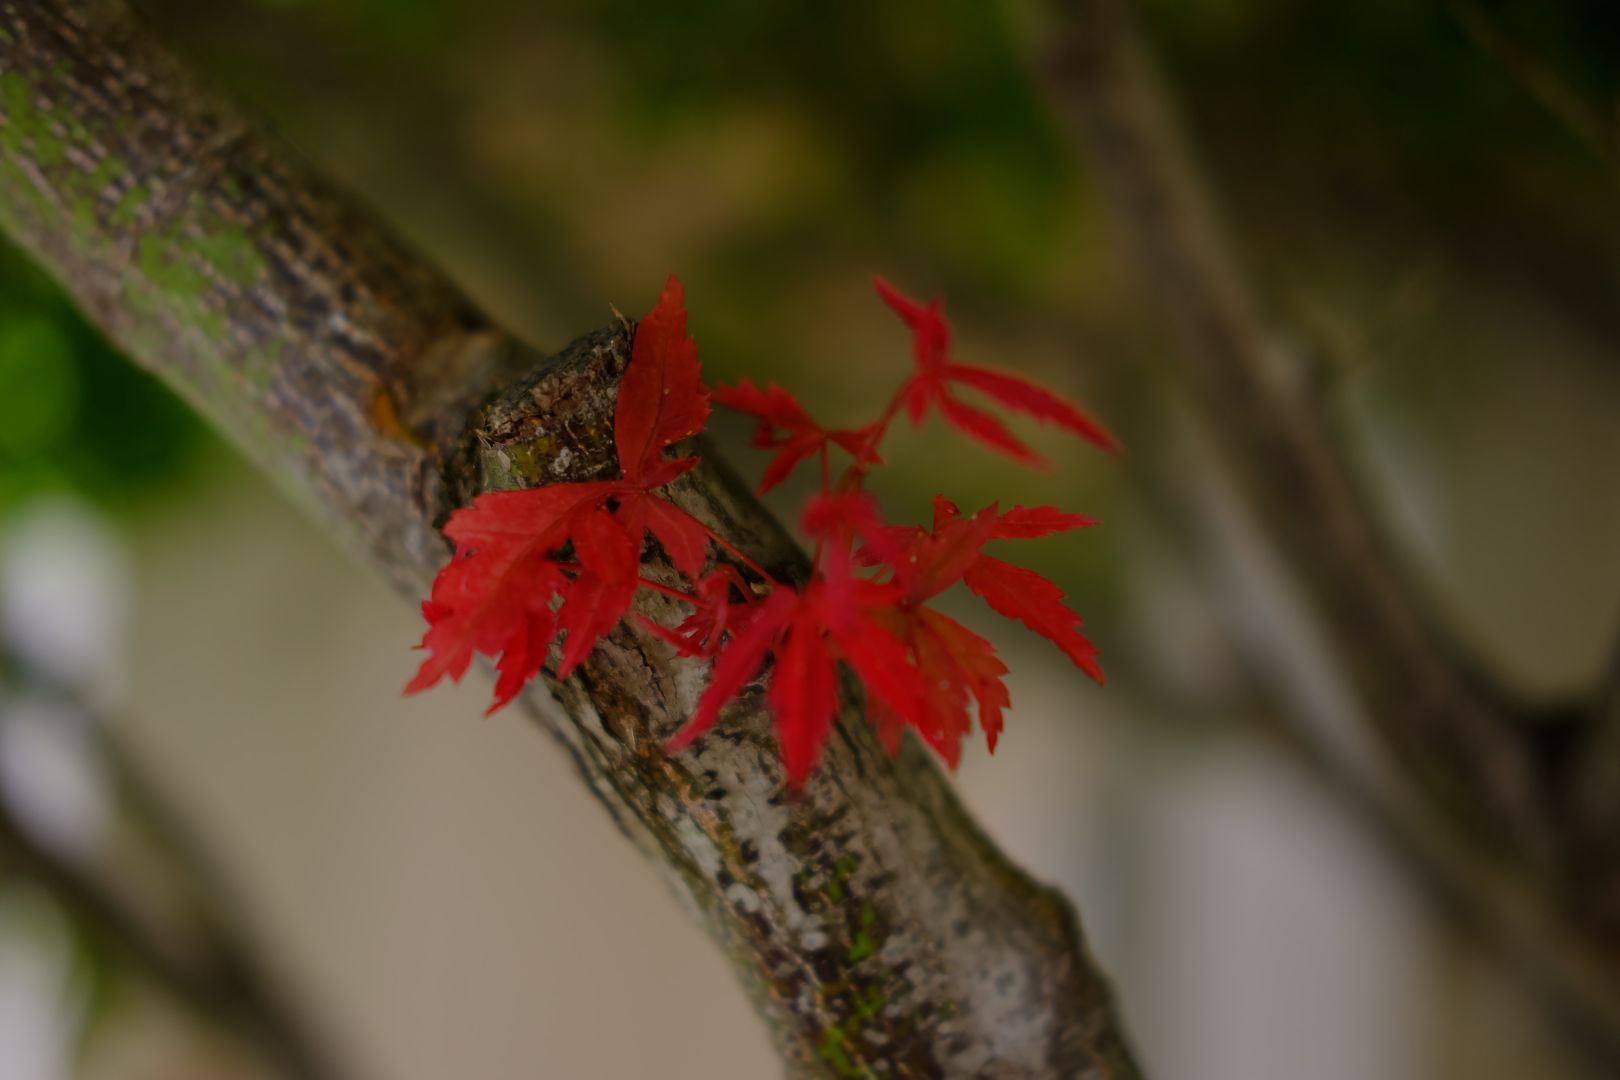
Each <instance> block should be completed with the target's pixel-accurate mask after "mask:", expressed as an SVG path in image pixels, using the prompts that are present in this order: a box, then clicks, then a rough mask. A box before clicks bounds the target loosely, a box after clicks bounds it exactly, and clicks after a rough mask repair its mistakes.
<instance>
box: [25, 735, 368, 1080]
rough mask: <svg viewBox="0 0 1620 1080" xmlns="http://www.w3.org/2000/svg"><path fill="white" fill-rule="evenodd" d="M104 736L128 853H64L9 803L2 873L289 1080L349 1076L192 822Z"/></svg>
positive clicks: (122, 850) (103, 745) (102, 747)
mask: <svg viewBox="0 0 1620 1080" xmlns="http://www.w3.org/2000/svg"><path fill="white" fill-rule="evenodd" d="M3 722H4V717H3V716H0V723H3ZM98 736H99V738H98V744H99V749H100V751H101V754H102V764H103V765H104V766H105V767H106V768H107V770H108V772H109V773H110V777H109V779H110V782H111V788H112V793H113V797H114V810H115V813H116V814H117V816H118V825H119V831H120V832H121V833H123V834H124V835H123V836H122V837H121V843H120V844H119V845H118V847H119V851H118V852H117V853H115V854H110V855H109V857H108V858H101V857H100V856H99V855H98V857H97V858H96V859H95V860H94V861H93V862H87V861H85V860H82V859H79V858H75V857H73V856H71V855H68V854H65V853H63V852H59V851H57V850H55V849H53V848H52V847H51V846H50V845H48V844H46V843H44V842H42V841H40V840H38V839H36V838H35V836H34V835H33V834H32V833H31V832H30V830H29V829H28V828H27V827H26V826H25V824H24V823H23V822H22V821H20V820H18V818H17V817H16V816H15V815H14V814H13V812H12V808H11V805H10V803H9V802H8V801H7V800H5V799H0V867H4V868H7V869H10V870H12V871H14V872H16V873H19V874H21V875H24V876H26V877H27V878H28V879H30V880H32V881H34V882H36V883H37V884H38V885H39V886H40V887H41V888H43V889H44V890H45V891H46V892H47V893H48V894H49V895H50V896H51V897H52V898H53V899H55V900H56V902H57V903H58V904H60V905H61V908H62V910H63V911H64V912H65V913H66V915H67V916H68V917H69V918H70V919H71V920H72V921H73V922H74V923H76V924H77V925H78V926H79V927H80V929H81V930H82V931H83V932H84V933H86V934H88V935H90V936H91V937H93V938H94V939H96V940H97V941H99V942H101V943H102V944H103V945H104V946H106V947H107V948H108V949H109V950H110V951H111V953H112V955H114V956H116V957H118V958H120V959H121V960H122V961H124V962H125V963H128V964H129V965H130V966H131V967H132V968H134V969H135V970H137V971H139V972H141V973H142V974H144V975H146V976H147V977H149V978H150V979H152V980H153V982H154V983H156V984H157V985H158V986H159V987H161V988H163V989H164V990H166V991H168V992H169V993H171V994H173V995H174V997H175V998H176V999H178V1000H179V1001H180V1002H181V1003H182V1004H183V1005H185V1006H186V1007H187V1008H188V1009H190V1010H191V1011H192V1012H194V1013H195V1014H196V1015H197V1016H199V1017H201V1018H203V1019H204V1020H207V1021H209V1022H211V1023H214V1024H217V1025H219V1026H220V1027H222V1028H224V1029H225V1030H227V1031H229V1032H231V1033H233V1034H235V1035H236V1036H237V1037H239V1038H240V1039H241V1040H242V1041H243V1042H244V1043H245V1044H246V1045H247V1046H248V1047H249V1048H251V1049H252V1050H253V1051H255V1052H256V1053H257V1054H258V1055H259V1056H260V1057H261V1058H262V1059H263V1061H265V1062H266V1063H268V1064H270V1065H272V1066H274V1067H275V1068H276V1069H277V1070H278V1072H279V1073H280V1074H281V1075H284V1076H287V1077H292V1078H297V1080H339V1078H341V1077H344V1076H346V1075H348V1074H347V1073H346V1071H345V1070H343V1069H340V1068H339V1067H338V1066H337V1064H336V1063H335V1062H334V1060H333V1058H332V1056H331V1055H330V1053H329V1052H328V1051H327V1050H326V1049H325V1047H324V1046H323V1045H322V1043H321V1042H320V1040H319V1039H317V1038H316V1037H315V1035H314V1033H313V1032H312V1031H311V1030H310V1028H309V1027H308V1025H307V1024H306V1022H305V1021H304V1019H303V1017H302V1016H301V1015H300V1011H299V1010H298V1009H297V1008H296V1007H295V1006H294V1005H293V1000H292V998H291V997H290V996H289V995H288V994H287V993H286V992H285V990H284V989H283V988H282V987H281V986H280V984H279V983H278V982H277V980H276V979H275V978H274V977H273V975H272V974H271V972H270V971H269V969H268V966H267V964H266V963H265V960H264V958H263V957H262V956H260V955H259V954H258V952H257V951H256V950H255V949H254V947H253V946H252V943H251V940H250V938H249V937H248V936H247V935H246V934H245V933H244V932H243V930H242V927H241V925H240V923H239V920H238V918H237V917H236V916H235V915H233V914H230V913H231V912H232V911H234V910H235V909H233V908H232V907H230V906H229V905H228V904H227V903H225V902H224V901H225V900H226V897H225V896H223V895H222V894H221V890H220V888H219V884H218V880H219V879H218V876H217V874H216V873H215V872H214V869H213V867H212V866H211V865H209V864H207V863H206V862H205V861H203V860H202V856H201V855H200V848H199V846H198V845H197V843H196V841H195V838H194V837H193V836H192V835H191V832H190V830H189V829H188V828H187V827H186V825H185V823H184V821H183V820H182V819H181V817H180V816H179V815H178V814H177V813H176V812H175V810H174V808H173V807H171V806H170V805H169V804H168V802H167V800H166V799H164V798H163V797H162V795H161V793H160V792H159V791H158V789H157V788H156V787H155V786H153V785H152V784H151V783H150V782H149V781H148V779H147V777H146V776H145V774H144V773H143V772H142V771H141V770H140V769H139V768H138V767H137V765H136V764H135V763H134V762H133V761H131V760H130V758H129V757H128V756H127V755H126V754H125V753H124V752H123V749H122V747H121V746H120V745H119V744H118V742H117V741H116V740H114V739H112V738H111V737H110V733H108V732H99V733H98Z"/></svg>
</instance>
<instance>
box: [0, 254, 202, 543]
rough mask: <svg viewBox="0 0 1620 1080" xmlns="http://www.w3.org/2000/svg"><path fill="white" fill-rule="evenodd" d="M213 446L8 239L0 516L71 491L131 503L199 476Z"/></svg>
mask: <svg viewBox="0 0 1620 1080" xmlns="http://www.w3.org/2000/svg"><path fill="white" fill-rule="evenodd" d="M209 445H210V438H209V436H207V435H206V434H205V432H204V429H203V427H202V425H201V423H200V422H199V421H198V420H197V419H196V418H195V417H194V416H193V414H192V413H191V411H190V410H189V409H188V408H187V407H186V406H185V405H184V404H182V403H181V402H179V401H178V400H176V399H175V397H174V396H173V395H172V394H170V393H169V391H168V390H166V389H165V388H164V387H162V386H161V385H159V384H158V382H157V381H156V380H154V379H153V378H152V377H150V376H149V375H147V374H146V373H145V372H143V371H141V370H139V369H137V368H135V367H134V366H132V365H131V364H130V363H129V362H128V361H126V360H125V359H124V358H123V357H122V356H120V355H119V354H118V353H117V352H116V351H115V350H114V349H113V348H112V347H111V346H109V345H108V344H107V342H106V341H105V340H103V339H102V338H101V336H100V335H99V334H97V332H96V331H95V330H94V329H93V328H91V327H90V326H89V325H88V324H87V323H86V322H85V321H84V318H83V317H82V316H81V315H80V314H79V313H78V311H77V310H75V309H74V307H73V306H72V305H71V304H70V303H69V302H68V300H67V299H66V297H64V296H63V295H62V293H61V292H60V290H59V289H58V288H57V287H56V286H55V284H54V283H52V282H51V281H50V280H49V279H48V278H46V277H45V275H44V274H43V273H41V272H40V271H39V270H37V269H35V268H34V267H33V266H32V265H31V264H30V263H29V262H28V261H27V260H26V259H25V258H24V257H23V256H22V255H21V254H20V253H19V252H17V251H16V250H15V249H13V248H11V247H9V246H0V515H4V514H5V513H6V512H7V511H8V510H9V509H11V508H13V507H15V506H17V505H19V504H20V503H22V502H23V501H25V500H27V499H29V498H32V497H34V496H37V495H40V494H43V493H46V492H51V491H60V490H64V489H66V490H72V491H75V492H77V493H79V494H81V495H84V496H86V497H88V498H90V499H93V500H95V501H96V502H97V503H99V504H101V505H102V506H104V507H106V508H108V509H112V510H116V511H122V510H128V509H130V508H132V507H134V506H136V505H138V504H139V503H140V502H141V501H142V500H143V499H145V498H146V497H148V496H150V495H152V494H154V493H156V492H160V491H163V490H166V489H169V488H171V487H172V486H174V485H176V484H178V483H181V482H183V481H184V480H185V479H186V478H187V477H189V476H192V475H195V473H196V470H197V466H198V463H199V461H200V460H201V458H202V455H203V451H204V450H205V449H206V448H207V447H208V446H209Z"/></svg>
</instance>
